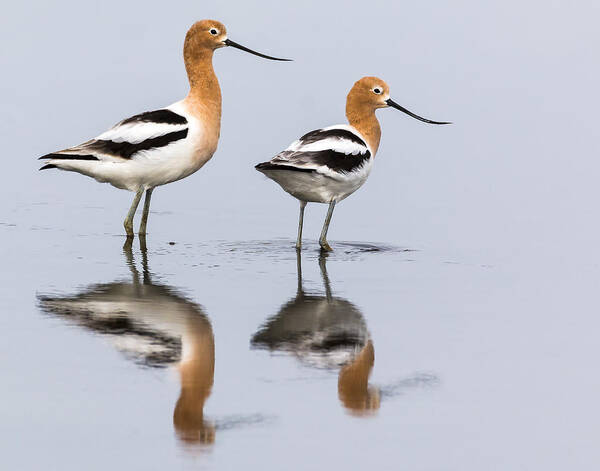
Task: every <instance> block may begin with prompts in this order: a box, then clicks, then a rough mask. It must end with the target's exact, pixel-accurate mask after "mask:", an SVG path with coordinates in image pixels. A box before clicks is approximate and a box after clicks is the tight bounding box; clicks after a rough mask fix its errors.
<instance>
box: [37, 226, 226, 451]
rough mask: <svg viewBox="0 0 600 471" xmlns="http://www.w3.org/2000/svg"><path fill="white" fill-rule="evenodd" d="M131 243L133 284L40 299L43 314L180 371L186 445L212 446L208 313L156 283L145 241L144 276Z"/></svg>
mask: <svg viewBox="0 0 600 471" xmlns="http://www.w3.org/2000/svg"><path fill="white" fill-rule="evenodd" d="M131 245H132V242H131V239H128V241H127V242H126V243H125V245H124V247H123V252H124V254H125V258H126V261H127V264H128V266H129V269H130V271H131V275H132V281H131V282H127V281H116V282H113V283H102V284H94V285H91V286H89V287H87V288H85V289H84V290H83V291H81V292H79V293H77V294H74V295H69V296H60V297H58V296H54V297H53V296H39V297H38V299H39V303H40V307H41V309H42V310H43V311H44V312H46V313H48V314H51V315H54V316H57V317H60V318H62V319H65V320H67V321H68V322H70V323H73V324H76V325H78V326H79V327H82V328H84V329H87V330H90V331H92V332H94V333H98V334H101V335H103V336H104V337H107V338H109V340H110V341H111V342H112V343H113V344H114V346H115V347H116V348H117V350H119V351H120V352H122V353H123V354H125V356H126V357H128V358H129V359H131V360H133V361H134V362H136V363H137V364H139V365H142V366H145V367H151V368H164V367H168V366H173V365H176V366H177V368H178V370H179V373H180V380H181V393H180V395H179V399H177V403H176V405H175V410H174V412H173V424H174V427H175V431H176V434H177V436H178V438H179V439H180V441H181V442H182V443H184V444H188V445H207V444H212V443H213V442H214V440H215V425H214V424H213V423H212V422H211V421H208V420H205V418H204V403H205V402H206V400H207V399H208V397H209V396H210V393H211V389H212V385H213V378H214V371H215V341H214V337H213V331H212V327H211V324H210V321H209V320H208V317H207V316H206V314H205V313H204V311H203V309H202V308H201V307H200V306H199V305H198V304H196V303H193V302H191V301H190V300H189V299H186V298H185V297H184V296H182V295H181V294H179V293H177V291H176V290H175V289H174V288H172V287H170V286H167V285H164V284H160V283H155V282H153V281H152V276H151V273H150V270H149V268H148V255H147V250H146V244H145V240H143V238H141V239H140V248H141V253H142V273H141V274H140V272H139V271H138V269H137V268H136V264H135V261H134V258H133V253H132V246H131Z"/></svg>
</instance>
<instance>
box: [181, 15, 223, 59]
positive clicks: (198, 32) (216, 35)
mask: <svg viewBox="0 0 600 471" xmlns="http://www.w3.org/2000/svg"><path fill="white" fill-rule="evenodd" d="M226 39H227V29H226V28H225V25H224V24H223V23H221V22H219V21H216V20H201V21H197V22H196V23H194V24H193V25H192V27H191V28H190V29H189V30H188V32H187V34H186V35H185V46H184V48H185V49H186V50H189V52H191V53H192V54H194V53H198V54H199V53H201V52H203V51H214V50H215V49H219V48H220V47H225V46H226V44H225V40H226Z"/></svg>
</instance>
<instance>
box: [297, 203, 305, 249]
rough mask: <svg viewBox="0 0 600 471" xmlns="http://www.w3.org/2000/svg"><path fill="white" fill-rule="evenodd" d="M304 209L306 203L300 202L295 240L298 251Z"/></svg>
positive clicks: (300, 241)
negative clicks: (296, 237)
mask: <svg viewBox="0 0 600 471" xmlns="http://www.w3.org/2000/svg"><path fill="white" fill-rule="evenodd" d="M304 208H306V201H300V218H299V219H298V239H297V240H296V248H297V249H298V250H300V249H301V248H302V225H303V224H304Z"/></svg>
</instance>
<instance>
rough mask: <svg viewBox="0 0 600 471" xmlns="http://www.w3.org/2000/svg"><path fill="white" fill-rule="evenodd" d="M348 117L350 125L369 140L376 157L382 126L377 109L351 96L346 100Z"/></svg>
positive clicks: (368, 142)
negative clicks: (358, 101)
mask: <svg viewBox="0 0 600 471" xmlns="http://www.w3.org/2000/svg"><path fill="white" fill-rule="evenodd" d="M346 118H347V119H348V122H349V123H350V125H351V126H352V127H354V128H355V129H356V130H357V131H358V132H359V133H361V134H362V136H363V137H364V138H365V139H366V140H367V144H369V147H370V148H371V150H372V151H373V157H375V154H376V153H377V149H378V148H379V141H380V139H381V127H380V126H379V121H377V117H376V116H375V109H373V108H371V107H368V106H364V105H363V104H361V103H357V102H355V101H354V100H352V99H351V98H350V97H349V98H348V101H347V102H346Z"/></svg>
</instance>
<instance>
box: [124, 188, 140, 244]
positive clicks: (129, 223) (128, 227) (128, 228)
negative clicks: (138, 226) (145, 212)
mask: <svg viewBox="0 0 600 471" xmlns="http://www.w3.org/2000/svg"><path fill="white" fill-rule="evenodd" d="M142 193H144V190H142V189H140V190H138V192H137V193H136V194H135V196H134V198H133V203H131V208H129V212H128V213H127V217H126V218H125V222H124V223H123V225H124V226H125V232H127V237H133V216H135V212H136V210H137V207H138V205H139V204H140V199H141V198H142Z"/></svg>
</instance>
